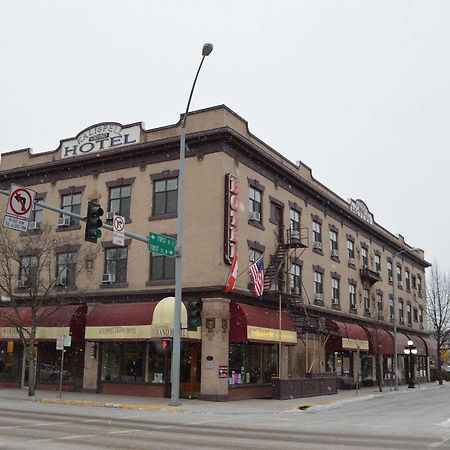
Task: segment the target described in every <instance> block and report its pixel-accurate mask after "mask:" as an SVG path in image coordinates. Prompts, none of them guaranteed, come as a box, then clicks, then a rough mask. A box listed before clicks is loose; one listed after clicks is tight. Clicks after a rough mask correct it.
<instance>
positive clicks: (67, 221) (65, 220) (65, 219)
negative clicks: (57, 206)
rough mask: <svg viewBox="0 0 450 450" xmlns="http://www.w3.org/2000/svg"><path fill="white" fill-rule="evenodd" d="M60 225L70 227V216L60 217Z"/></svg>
mask: <svg viewBox="0 0 450 450" xmlns="http://www.w3.org/2000/svg"><path fill="white" fill-rule="evenodd" d="M58 227H70V217H69V216H62V217H60V218H59V219H58Z"/></svg>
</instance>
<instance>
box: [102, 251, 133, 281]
mask: <svg viewBox="0 0 450 450" xmlns="http://www.w3.org/2000/svg"><path fill="white" fill-rule="evenodd" d="M127 261H128V248H127V247H112V248H107V249H106V251H105V273H109V274H110V275H111V277H112V282H113V283H126V281H127Z"/></svg>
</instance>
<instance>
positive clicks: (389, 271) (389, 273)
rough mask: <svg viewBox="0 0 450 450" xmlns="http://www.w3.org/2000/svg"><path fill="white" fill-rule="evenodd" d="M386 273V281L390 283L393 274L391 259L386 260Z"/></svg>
mask: <svg viewBox="0 0 450 450" xmlns="http://www.w3.org/2000/svg"><path fill="white" fill-rule="evenodd" d="M387 273H388V281H389V283H392V282H393V277H394V274H393V272H392V261H391V260H389V259H388V261H387Z"/></svg>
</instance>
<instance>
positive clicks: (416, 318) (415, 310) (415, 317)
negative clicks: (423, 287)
mask: <svg viewBox="0 0 450 450" xmlns="http://www.w3.org/2000/svg"><path fill="white" fill-rule="evenodd" d="M413 320H414V322H418V321H419V311H418V309H417V308H414V309H413Z"/></svg>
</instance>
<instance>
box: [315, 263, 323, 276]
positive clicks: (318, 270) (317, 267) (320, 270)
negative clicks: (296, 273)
mask: <svg viewBox="0 0 450 450" xmlns="http://www.w3.org/2000/svg"><path fill="white" fill-rule="evenodd" d="M313 270H314V272H319V273H321V274H322V275H323V274H324V273H325V269H324V268H323V267H322V266H316V265H313Z"/></svg>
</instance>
